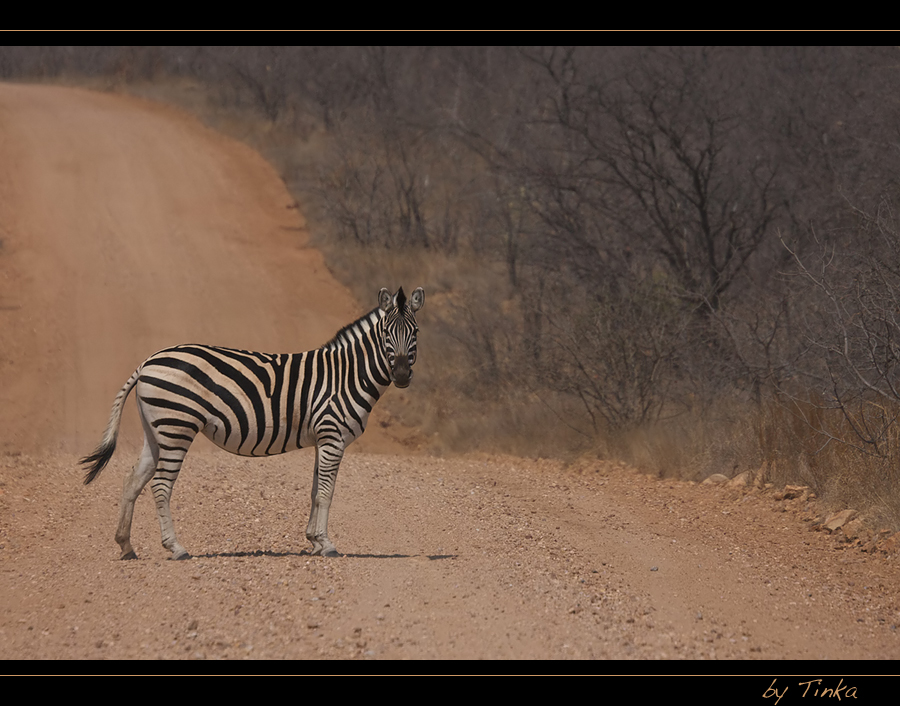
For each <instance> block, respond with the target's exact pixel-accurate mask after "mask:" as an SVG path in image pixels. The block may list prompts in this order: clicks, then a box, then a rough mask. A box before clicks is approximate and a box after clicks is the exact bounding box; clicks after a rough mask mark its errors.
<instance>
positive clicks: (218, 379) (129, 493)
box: [81, 287, 425, 559]
mask: <svg viewBox="0 0 900 706" xmlns="http://www.w3.org/2000/svg"><path fill="white" fill-rule="evenodd" d="M424 302H425V292H424V291H423V290H422V288H421V287H420V288H418V289H417V290H416V291H415V292H413V293H412V295H411V296H410V297H409V299H408V300H407V298H406V296H405V295H404V293H403V289H402V288H401V289H400V290H399V291H398V292H397V293H396V294H395V295H394V296H391V294H390V292H389V291H388V290H387V289H382V290H381V291H380V292H379V295H378V304H379V305H378V307H377V308H375V309H373V310H372V311H370V312H369V313H368V314H366V315H365V316H363V317H361V318H359V319H357V320H356V321H354V322H353V323H351V324H349V325H348V326H345V327H344V328H343V329H341V330H340V331H339V332H338V333H337V334H336V335H335V337H334V338H333V339H332V340H331V341H329V342H328V343H326V344H325V345H324V346H322V347H321V348H317V349H316V350H313V351H307V352H305V353H281V354H271V353H256V352H252V351H245V350H237V349H233V348H221V347H217V346H205V345H195V344H191V345H182V346H175V347H173V348H167V349H165V350H162V351H159V352H158V353H154V354H153V355H152V356H150V357H149V358H148V359H147V360H145V361H144V362H143V363H142V364H141V365H140V366H139V367H138V369H137V370H136V371H135V372H134V374H133V375H132V376H131V377H130V378H129V379H128V382H126V383H125V385H124V387H123V388H122V389H121V390H120V391H119V394H118V395H117V396H116V399H115V402H114V403H113V407H112V412H111V414H110V419H109V424H108V426H107V428H106V432H105V434H104V436H103V440H102V442H101V443H100V446H99V447H98V448H97V450H96V451H95V452H94V453H93V454H91V455H90V456H87V457H86V458H84V459H82V461H81V462H82V463H83V464H85V465H86V466H87V467H88V472H87V475H86V476H85V480H84V482H85V483H90V482H91V481H92V480H94V478H96V477H97V475H98V474H99V473H100V471H101V470H103V468H104V466H106V464H107V463H108V462H109V460H110V458H112V455H113V452H114V451H115V448H116V437H117V435H118V429H119V422H120V420H121V417H122V407H123V405H124V403H125V399H126V398H127V397H128V395H129V393H130V392H131V390H132V389H133V388H136V389H137V404H138V412H139V414H140V418H141V423H142V425H143V428H144V449H143V451H142V452H141V457H140V459H139V460H138V463H137V464H136V465H135V466H134V468H133V469H132V471H131V473H130V474H129V475H128V476H126V479H125V487H124V489H123V493H122V504H121V508H120V515H119V526H118V530H117V531H116V541H117V542H118V543H119V546H120V547H121V549H122V558H123V559H134V558H136V557H135V553H134V549H133V548H132V546H131V520H132V515H133V512H134V503H135V500H136V499H137V497H138V495H139V494H140V492H141V490H142V489H143V488H144V486H145V485H146V484H147V483H148V482H149V481H151V479H152V482H151V486H150V487H151V489H152V490H153V496H154V499H155V501H156V508H157V514H158V515H159V523H160V529H161V532H162V542H163V546H165V547H166V548H167V549H169V550H170V551H171V552H172V556H173V558H175V559H186V558H189V557H190V555H189V554H188V553H187V551H186V550H185V549H184V547H182V546H181V545H180V544H179V543H178V541H177V540H176V538H175V530H174V527H173V525H172V518H171V513H170V511H169V499H170V498H171V495H172V487H173V486H174V484H175V481H176V480H177V478H178V473H179V471H180V470H181V465H182V463H183V462H184V458H185V456H186V455H187V452H188V449H189V448H190V445H191V443H192V442H193V441H194V438H195V437H196V436H197V434H200V433H203V434H205V435H206V436H207V437H208V438H209V439H211V440H212V441H213V442H214V443H215V444H216V445H217V446H220V447H221V448H223V449H225V450H227V451H230V452H231V453H235V454H239V455H241V456H271V455H274V454H281V453H285V452H287V451H293V450H295V449H299V448H304V447H310V446H315V447H316V463H315V470H314V473H313V488H312V509H311V511H310V518H309V524H308V525H307V529H306V536H307V538H308V539H309V540H310V541H311V542H312V544H313V551H312V553H313V554H323V555H326V556H333V555H336V554H337V551H336V550H335V547H334V544H332V542H331V541H330V540H329V539H328V509H329V507H330V505H331V499H332V496H333V493H334V484H335V480H336V478H337V472H338V468H339V467H340V463H341V459H342V458H343V454H344V449H345V448H346V447H347V445H348V444H350V443H352V442H353V441H354V440H355V439H356V438H358V437H359V436H360V435H361V434H362V433H363V432H364V431H365V428H366V422H367V421H368V417H369V413H370V412H371V411H372V407H373V406H374V405H375V403H376V402H377V401H378V399H379V398H380V397H381V395H382V394H384V391H385V390H386V389H387V388H388V386H389V385H390V384H391V383H392V382H393V383H394V384H395V385H397V387H406V386H407V385H409V382H410V380H411V379H412V365H413V364H414V363H415V360H416V334H417V332H418V326H417V325H416V317H415V312H417V311H418V310H419V309H421V308H422V305H423V304H424Z"/></svg>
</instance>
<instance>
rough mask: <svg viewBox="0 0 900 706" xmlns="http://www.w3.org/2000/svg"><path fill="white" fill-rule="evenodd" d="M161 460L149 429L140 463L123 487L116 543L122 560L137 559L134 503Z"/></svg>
mask: <svg viewBox="0 0 900 706" xmlns="http://www.w3.org/2000/svg"><path fill="white" fill-rule="evenodd" d="M158 458H159V447H158V446H157V445H156V441H155V440H154V439H153V436H152V434H150V433H149V431H148V430H147V429H145V430H144V449H143V451H141V456H140V458H139V459H138V462H137V463H136V464H135V465H134V466H133V467H132V469H131V471H130V472H129V473H126V474H125V482H124V484H123V487H122V502H121V504H120V505H119V526H118V528H117V529H116V542H117V543H118V545H119V547H120V548H121V550H122V556H121V557H120V558H122V559H137V554H135V553H134V547H132V546H131V519H132V517H133V516H134V503H135V501H136V500H137V498H138V496H139V495H140V494H141V491H142V490H143V489H144V486H145V485H147V481H149V480H150V479H151V478H152V477H153V473H154V471H155V470H156V463H157V459H158Z"/></svg>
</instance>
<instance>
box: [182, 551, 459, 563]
mask: <svg viewBox="0 0 900 706" xmlns="http://www.w3.org/2000/svg"><path fill="white" fill-rule="evenodd" d="M192 556H193V558H195V559H220V558H233V557H238V558H242V559H246V558H251V559H252V558H256V557H264V556H269V557H285V556H313V555H312V554H310V552H309V551H308V550H306V549H302V550H301V551H299V552H276V551H272V550H271V549H257V550H255V551H252V552H210V553H207V554H193V555H192ZM344 557H346V558H348V559H415V558H419V557H424V558H425V559H429V560H431V561H436V560H438V559H455V558H456V554H424V555H423V554H341V555H340V556H338V557H335V558H336V559H341V558H344Z"/></svg>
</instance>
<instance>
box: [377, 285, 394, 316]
mask: <svg viewBox="0 0 900 706" xmlns="http://www.w3.org/2000/svg"><path fill="white" fill-rule="evenodd" d="M378 306H379V307H380V309H381V310H382V311H383V312H385V313H387V312H389V311H390V310H391V309H393V308H394V297H393V296H392V295H391V293H390V292H389V291H388V290H387V289H386V288H385V287H382V288H381V291H380V292H378Z"/></svg>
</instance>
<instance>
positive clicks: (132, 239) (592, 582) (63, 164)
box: [0, 84, 900, 659]
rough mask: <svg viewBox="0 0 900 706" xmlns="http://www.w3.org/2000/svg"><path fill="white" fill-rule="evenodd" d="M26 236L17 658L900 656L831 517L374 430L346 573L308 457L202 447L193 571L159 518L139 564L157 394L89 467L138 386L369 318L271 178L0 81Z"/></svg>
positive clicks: (124, 113) (6, 274) (5, 461)
mask: <svg viewBox="0 0 900 706" xmlns="http://www.w3.org/2000/svg"><path fill="white" fill-rule="evenodd" d="M0 241H2V243H0V428H2V432H0V658H4V659H10V658H27V659H30V658H135V659H140V658H145V659H146V658H154V659H155V658H359V659H367V658H375V659H383V658H488V659H496V658H499V659H505V658H648V659H671V658H739V659H757V658H761V659H785V658H787V659H794V658H832V659H848V658H855V659H856V658H858V659H897V658H900V635H898V629H897V626H898V624H900V595H898V592H900V581H898V577H900V576H898V575H900V570H898V567H900V559H898V557H897V556H896V555H891V554H884V553H881V552H875V553H863V552H861V551H859V550H858V549H855V548H843V547H845V546H846V545H844V544H841V543H839V542H838V541H836V539H835V538H834V537H833V536H828V535H827V534H825V533H822V532H811V531H809V524H810V523H809V522H808V519H809V518H810V517H811V516H813V515H814V514H815V513H816V508H815V506H814V505H809V503H807V502H806V501H802V500H799V499H798V500H791V501H784V500H776V499H775V496H774V494H773V492H772V491H766V490H763V489H752V490H739V489H729V488H724V487H720V486H716V487H712V486H696V485H690V484H686V483H674V482H669V481H658V480H655V479H652V478H648V477H645V476H642V475H639V474H637V473H634V472H633V471H630V470H628V469H626V468H622V467H619V466H618V465H615V464H601V463H593V464H590V463H588V464H584V465H583V466H582V467H580V469H579V472H575V471H573V470H565V469H562V468H560V467H559V466H557V465H555V464H553V463H551V462H547V461H536V460H527V459H514V458H505V457H503V458H501V457H497V458H489V457H483V458H482V457H478V458H436V457H432V456H428V455H426V454H422V453H410V452H405V451H404V447H403V445H402V444H399V443H395V442H394V441H393V438H392V436H391V428H390V426H388V427H387V428H385V427H384V426H382V424H381V422H384V423H387V422H388V420H387V419H386V418H384V417H380V418H379V416H378V414H377V412H378V410H377V409H376V414H375V415H373V419H374V421H373V424H372V428H370V430H369V432H367V435H366V436H365V437H364V438H363V441H362V442H361V443H360V444H359V446H358V447H356V448H353V449H351V452H349V453H348V455H347V457H346V459H345V462H344V465H343V466H342V469H341V474H340V477H339V479H338V485H337V491H336V499H335V504H334V506H333V511H332V520H331V525H330V529H331V533H332V538H333V539H334V540H335V543H336V544H337V547H338V550H339V551H341V552H343V553H344V554H345V556H343V557H342V558H339V559H333V560H328V559H322V558H320V557H310V556H308V555H307V554H305V553H304V551H305V550H306V548H307V542H306V540H305V538H304V536H303V529H304V527H305V523H306V516H307V511H308V504H309V487H310V481H311V468H312V456H311V452H309V451H301V452H297V453H294V454H288V455H285V456H281V457H276V458H271V459H263V460H259V459H243V458H238V457H234V456H230V455H228V454H226V453H224V452H219V451H216V450H213V449H212V448H211V446H210V445H209V444H208V443H207V442H205V440H202V439H201V440H200V441H198V442H197V443H196V444H195V448H194V449H193V450H192V452H191V454H190V455H189V456H188V459H187V462H186V464H185V470H184V473H182V475H181V479H180V480H179V482H178V485H177V486H176V489H175V493H174V496H173V516H174V519H175V523H176V526H177V528H178V530H179V536H180V539H181V541H182V543H183V544H184V545H185V546H186V547H187V549H188V550H189V551H190V552H191V554H193V555H194V557H195V558H194V559H192V560H191V561H187V562H172V561H168V560H167V558H166V552H165V550H164V549H163V548H162V547H161V546H160V544H159V528H158V525H157V523H156V518H155V512H154V509H153V507H152V502H150V500H149V498H142V499H141V500H139V501H138V504H137V510H136V513H135V521H134V533H133V542H134V544H135V548H136V550H137V552H138V554H139V556H140V557H141V559H140V560H139V561H131V562H120V561H117V560H116V557H117V556H118V547H117V546H116V544H115V542H114V541H113V532H114V529H115V522H116V515H117V503H118V496H119V492H120V487H121V481H122V475H123V471H124V469H126V468H128V467H129V466H130V464H132V463H133V462H134V460H135V458H136V456H137V452H138V449H139V443H140V433H139V430H138V425H137V414H136V412H135V410H134V407H133V404H134V403H133V402H132V401H129V403H128V405H127V407H126V411H125V419H124V426H123V431H122V440H121V443H120V448H119V451H118V453H117V455H116V456H115V457H114V459H113V461H112V463H111V464H110V466H109V467H108V468H107V469H106V470H105V471H104V472H103V474H102V475H101V476H100V478H99V479H98V480H97V481H96V482H95V483H94V484H92V485H91V486H88V487H85V486H83V485H81V477H82V473H81V472H80V470H79V469H78V468H76V460H77V457H78V455H79V454H84V453H86V452H87V451H90V450H91V449H92V448H93V446H94V445H95V443H96V442H97V441H98V439H99V436H100V433H101V432H102V429H103V426H104V425H105V422H106V419H107V415H108V412H109V406H110V404H111V402H112V399H113V397H114V395H115V393H116V391H117V390H118V389H119V387H120V386H121V385H122V383H123V382H124V381H125V379H126V378H127V377H128V376H129V375H130V374H131V372H132V371H133V370H134V368H135V367H136V366H137V364H138V363H140V362H141V361H142V360H143V359H144V358H145V357H146V356H147V355H149V354H150V353H151V352H153V351H155V350H157V349H159V348H162V347H164V346H167V345H170V344H173V343H180V342H186V341H197V342H208V343H218V344H223V345H231V346H237V347H245V348H256V349H260V350H269V351H291V350H304V349H307V348H311V347H313V346H316V345H318V344H320V343H322V342H323V341H325V340H326V339H328V338H329V337H330V336H331V334H333V333H334V331H335V330H336V329H337V328H339V327H340V326H341V325H343V324H344V323H346V322H347V321H349V320H350V319H351V318H352V317H353V316H355V315H356V314H359V313H361V312H362V311H363V309H364V308H367V307H368V304H369V303H368V302H367V303H362V304H360V303H356V302H354V301H352V299H351V297H350V296H349V295H348V293H347V292H346V291H345V290H344V289H343V288H342V287H340V286H339V285H338V284H337V283H335V282H334V281H333V280H332V279H331V277H330V275H329V273H328V271H327V269H326V268H325V266H324V264H323V262H322V259H321V256H320V255H319V253H318V252H317V251H315V250H313V249H311V248H309V247H308V245H307V241H306V234H305V232H304V223H303V220H302V217H301V215H300V214H298V212H297V210H296V208H295V207H294V204H293V202H292V200H291V198H290V196H289V195H288V194H287V192H286V191H285V189H284V187H283V185H282V184H281V182H280V180H279V179H278V177H277V175H276V174H275V173H274V172H273V171H272V169H271V168H270V167H269V166H268V165H267V164H266V163H265V162H264V161H263V160H262V159H261V158H260V157H259V156H257V155H256V154H254V153H253V152H252V151H251V150H249V149H248V148H246V147H244V146H242V145H239V144H236V143H235V142H233V141H231V140H228V139H226V138H224V137H222V136H220V135H217V134H216V133H213V132H211V131H209V130H207V129H205V128H204V127H203V126H202V125H200V124H199V123H197V122H196V121H194V120H193V119H191V118H189V117H187V116H185V115H183V114H182V113H180V112H178V111H175V110H173V109H169V108H166V107H161V106H158V105H154V104H150V103H147V102H143V101H140V100H136V99H132V98H124V97H120V96H111V95H104V94H97V93H91V92H87V91H81V90H74V89H65V88H54V87H30V86H18V85H2V84H0ZM385 284H386V285H388V286H393V284H392V283H385ZM404 284H405V283H404ZM408 284H409V285H410V286H413V284H415V285H418V284H422V283H408ZM424 284H425V286H426V288H427V283H424ZM373 296H374V293H373ZM426 313H427V307H426V311H423V316H422V318H421V320H420V324H421V325H422V326H427V316H426ZM420 353H421V354H422V355H426V354H427V352H425V351H420ZM388 394H390V395H414V394H416V385H415V383H414V384H413V385H412V386H411V387H410V388H409V389H408V390H406V391H399V390H391V391H390V392H389V393H388ZM372 451H382V452H384V451H388V452H392V453H377V454H376V453H371V452H372Z"/></svg>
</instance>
